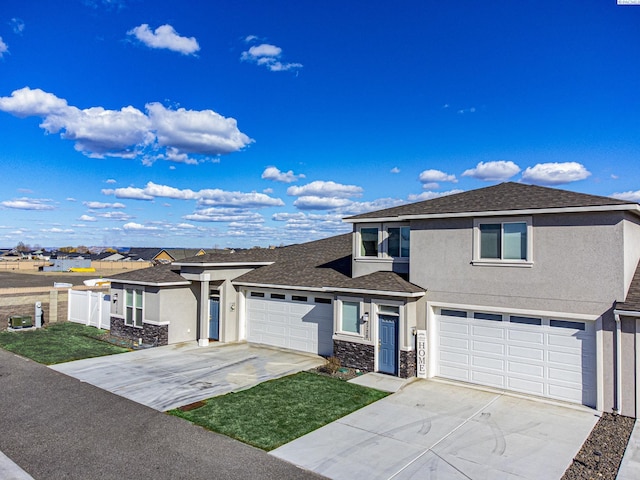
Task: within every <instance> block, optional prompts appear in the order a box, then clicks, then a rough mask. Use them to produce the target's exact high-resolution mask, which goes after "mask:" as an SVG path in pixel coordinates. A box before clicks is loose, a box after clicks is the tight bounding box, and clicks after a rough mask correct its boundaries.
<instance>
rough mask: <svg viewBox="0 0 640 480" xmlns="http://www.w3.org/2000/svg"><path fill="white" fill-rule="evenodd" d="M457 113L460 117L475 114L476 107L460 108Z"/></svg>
mask: <svg viewBox="0 0 640 480" xmlns="http://www.w3.org/2000/svg"><path fill="white" fill-rule="evenodd" d="M458 113H459V114H460V115H464V114H465V113H476V107H470V108H461V109H460V110H458Z"/></svg>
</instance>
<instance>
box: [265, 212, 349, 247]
mask: <svg viewBox="0 0 640 480" xmlns="http://www.w3.org/2000/svg"><path fill="white" fill-rule="evenodd" d="M271 218H272V220H274V221H276V222H284V223H285V225H284V234H286V235H287V237H289V238H299V239H300V240H302V241H304V240H309V235H312V236H313V235H317V234H321V235H335V234H338V233H343V232H348V231H350V230H351V225H348V224H345V223H344V222H343V221H342V214H336V213H329V214H316V213H303V212H297V213H276V214H274V215H273V216H272V217H271ZM278 231H279V232H280V233H281V234H282V233H283V229H278Z"/></svg>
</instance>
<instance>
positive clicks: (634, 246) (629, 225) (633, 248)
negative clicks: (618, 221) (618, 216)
mask: <svg viewBox="0 0 640 480" xmlns="http://www.w3.org/2000/svg"><path fill="white" fill-rule="evenodd" d="M623 228H624V292H625V295H626V293H627V292H628V291H629V286H630V285H631V281H632V280H633V275H634V274H635V272H636V268H637V267H638V261H640V221H639V220H638V218H636V217H634V216H631V215H629V214H627V215H626V218H625V220H624V222H623ZM618 300H619V301H624V300H626V299H622V300H620V299H618Z"/></svg>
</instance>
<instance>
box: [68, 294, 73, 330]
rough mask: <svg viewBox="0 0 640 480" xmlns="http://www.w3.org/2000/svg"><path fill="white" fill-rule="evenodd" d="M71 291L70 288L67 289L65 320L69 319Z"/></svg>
mask: <svg viewBox="0 0 640 480" xmlns="http://www.w3.org/2000/svg"><path fill="white" fill-rule="evenodd" d="M71 291H72V290H71V289H68V290H67V322H70V321H71V298H72V297H73V295H71Z"/></svg>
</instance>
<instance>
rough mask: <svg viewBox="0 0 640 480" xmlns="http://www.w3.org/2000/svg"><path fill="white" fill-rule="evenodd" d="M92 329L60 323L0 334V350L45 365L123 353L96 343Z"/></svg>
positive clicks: (117, 349)
mask: <svg viewBox="0 0 640 480" xmlns="http://www.w3.org/2000/svg"><path fill="white" fill-rule="evenodd" d="M104 333H106V332H105V331H104V330H100V329H98V328H95V327H89V326H86V325H80V324H77V323H71V322H64V323H57V324H52V325H48V326H47V327H46V328H40V329H37V330H30V331H26V332H7V331H5V332H0V347H2V348H4V349H5V350H9V351H11V352H14V353H17V354H18V355H22V356H24V357H28V358H30V359H32V360H35V361H36V362H39V363H44V364H45V365H52V364H54V363H63V362H69V361H71V360H79V359H82V358H89V357H100V356H103V355H111V354H114V353H122V352H127V351H128V349H126V348H122V347H118V346H115V345H112V344H110V343H107V342H103V341H100V340H99V339H98V338H99V337H100V335H103V334H104Z"/></svg>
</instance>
